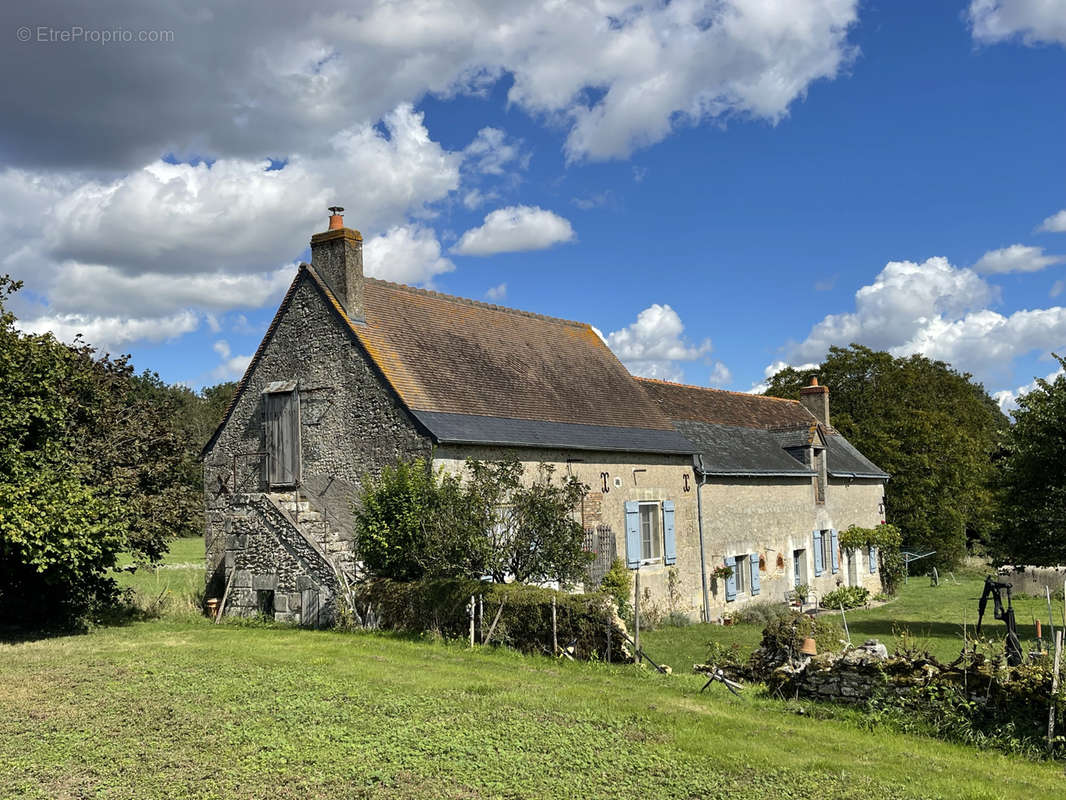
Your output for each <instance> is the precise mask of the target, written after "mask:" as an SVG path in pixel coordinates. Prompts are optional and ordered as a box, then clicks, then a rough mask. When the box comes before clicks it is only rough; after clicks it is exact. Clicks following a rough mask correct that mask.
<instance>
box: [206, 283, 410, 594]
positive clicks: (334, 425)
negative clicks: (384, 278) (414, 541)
mask: <svg viewBox="0 0 1066 800" xmlns="http://www.w3.org/2000/svg"><path fill="white" fill-rule="evenodd" d="M279 315H280V316H279V318H278V320H277V321H276V324H275V325H274V326H273V332H272V333H271V334H268V339H267V341H266V342H265V344H264V345H263V350H262V353H261V355H260V357H259V359H258V361H257V363H256V365H255V367H254V369H253V370H252V372H251V373H250V374H249V375H247V376H246V382H245V386H244V390H243V391H242V393H241V395H240V397H239V398H238V400H237V404H236V406H235V408H234V410H233V413H232V414H231V415H230V418H229V420H228V422H227V423H226V425H225V427H224V429H223V430H222V431H221V433H220V435H219V436H218V438H217V440H216V441H215V442H214V444H213V446H212V448H211V449H210V451H209V452H208V453H207V454H206V457H205V461H204V487H205V495H206V498H205V502H206V512H207V514H206V516H207V522H206V530H205V544H206V552H207V569H208V580H209V586H208V592H209V595H216V596H218V595H221V592H222V584H223V583H224V580H225V576H224V574H223V570H222V568H221V565H222V553H223V544H224V542H223V539H222V536H223V533H224V530H225V526H226V509H227V504H228V502H229V495H228V494H227V493H226V492H225V491H220V487H223V486H224V487H226V488H227V489H228V490H229V491H232V489H233V480H234V479H233V456H234V455H235V454H237V455H238V460H237V484H238V486H239V487H240V489H241V491H262V490H263V489H264V488H265V487H264V486H263V485H262V477H261V462H260V459H258V458H256V457H250V456H244V455H241V454H247V453H252V452H256V451H261V450H263V448H264V446H265V445H264V441H263V425H262V394H261V393H262V391H263V389H264V388H265V387H266V385H267V384H269V383H270V382H272V381H281V380H296V381H297V382H298V390H299V399H300V437H301V458H302V475H301V481H300V483H301V485H300V490H301V493H303V494H305V495H307V497H308V499H309V500H310V501H311V503H312V506H313V507H314V508H315V510H317V511H320V512H321V513H322V514H323V515H324V516H325V518H326V520H327V521H328V522H329V523H330V524H331V525H332V526H333V529H334V530H335V531H337V532H338V536H340V537H342V538H345V537H346V540H347V545H345V546H346V547H347V549H348V550H350V549H351V530H352V521H351V506H350V504H351V500H352V498H353V496H354V495H355V494H356V492H357V491H358V489H359V486H360V482H361V480H362V476H363V475H364V474H367V473H370V474H376V473H377V472H379V471H380V470H381V468H382V467H383V466H385V465H391V464H394V463H395V462H396V461H398V460H401V459H410V458H414V457H415V456H424V457H427V458H428V457H429V455H430V442H429V439H428V438H427V437H426V436H425V435H423V433H422V432H421V431H420V429H419V428H418V427H417V426H416V424H415V422H414V420H413V419H412V418H411V416H410V415H409V414H408V413H407V411H406V410H405V409H404V408H403V406H402V405H401V404H400V402H399V400H398V399H397V398H396V396H395V395H394V394H393V392H392V391H391V390H390V389H389V388H388V387H387V386H386V384H385V383H384V381H383V379H382V378H381V377H380V375H379V373H378V371H377V369H376V367H375V366H374V365H373V364H372V363H371V362H370V360H369V359H368V358H367V357H366V356H365V355H364V353H363V352H362V350H361V349H360V347H359V345H358V344H357V343H356V341H355V338H354V336H353V334H352V333H351V331H350V330H347V329H346V323H344V322H343V321H342V320H341V319H340V318H339V317H338V316H337V314H336V313H335V311H334V310H333V309H332V308H330V307H329V306H328V305H327V302H326V300H325V298H324V296H323V295H322V293H321V291H320V290H319V289H318V288H317V287H316V286H315V285H314V283H313V282H312V281H311V280H310V279H309V278H308V277H307V276H306V275H302V276H301V277H300V278H298V283H297V285H296V286H295V287H294V289H293V291H292V294H291V297H290V298H289V301H288V304H287V305H285V306H283V308H282V310H281V311H279ZM357 324H358V323H357Z"/></svg>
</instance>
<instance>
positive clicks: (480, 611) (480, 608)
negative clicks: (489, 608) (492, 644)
mask: <svg viewBox="0 0 1066 800" xmlns="http://www.w3.org/2000/svg"><path fill="white" fill-rule="evenodd" d="M477 618H478V631H477V635H478V638H479V639H480V640H481V643H482V644H485V595H483V594H479V595H478V596H477Z"/></svg>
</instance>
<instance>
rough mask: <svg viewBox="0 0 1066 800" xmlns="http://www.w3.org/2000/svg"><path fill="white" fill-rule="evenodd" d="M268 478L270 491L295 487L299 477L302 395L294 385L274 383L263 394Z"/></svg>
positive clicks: (291, 383)
mask: <svg viewBox="0 0 1066 800" xmlns="http://www.w3.org/2000/svg"><path fill="white" fill-rule="evenodd" d="M263 433H264V438H265V439H266V442H265V444H266V448H265V449H266V453H267V456H266V464H265V467H266V476H267V484H268V485H269V486H270V488H272V489H273V488H278V487H287V486H295V485H296V484H297V482H298V480H299V477H300V395H299V393H298V391H297V389H296V384H295V382H288V383H281V382H280V381H279V382H278V383H272V384H271V385H270V386H268V387H267V390H266V391H265V392H264V393H263Z"/></svg>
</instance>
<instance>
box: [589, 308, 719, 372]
mask: <svg viewBox="0 0 1066 800" xmlns="http://www.w3.org/2000/svg"><path fill="white" fill-rule="evenodd" d="M684 332H685V326H684V324H683V323H682V322H681V317H680V316H678V313H677V312H676V311H674V309H672V308H671V307H670V306H668V305H665V304H664V305H660V304H658V303H653V304H652V305H650V306H648V307H647V308H645V309H644V310H643V311H641V312H640V313H639V314H638V315H637V319H636V321H635V322H633V323H632V324H631V325H628V326H626V327H625V328H622V329H621V330H618V331H613V332H612V333H609V334H607V338H606V341H607V346H608V347H610V348H611V350H612V351H614V354H615V355H616V356H618V359H619V360H620V361H621V362H622V363H623V364H625V366H626V369H628V370H629V371H630V372H632V373H633V374H634V375H640V376H642V377H645V378H660V379H662V380H668V381H680V380H681V379H682V378H683V377H684V373H683V372H682V369H681V366H680V364H681V363H682V362H686V361H698V360H701V359H704V358H706V357H707V356H709V355H710V353H711V342H710V340H709V339H704V340H703V341H702V342H700V343H699V344H693V343H692V342H690V341H689V340H688V339H686V337H685V336H684ZM597 333H599V331H597ZM601 336H602V334H601ZM723 366H724V365H723ZM719 374H721V373H719Z"/></svg>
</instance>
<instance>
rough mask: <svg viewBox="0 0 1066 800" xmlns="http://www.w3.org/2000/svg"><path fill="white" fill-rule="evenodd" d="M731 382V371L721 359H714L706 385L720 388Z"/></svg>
mask: <svg viewBox="0 0 1066 800" xmlns="http://www.w3.org/2000/svg"><path fill="white" fill-rule="evenodd" d="M732 382H733V373H732V372H730V371H729V367H727V366H726V365H725V364H723V363H722V362H721V361H715V362H714V365H713V366H712V367H711V377H710V378H709V379H708V380H707V385H708V386H715V387H717V388H721V387H723V386H728V385H729V384H730V383H732Z"/></svg>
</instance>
